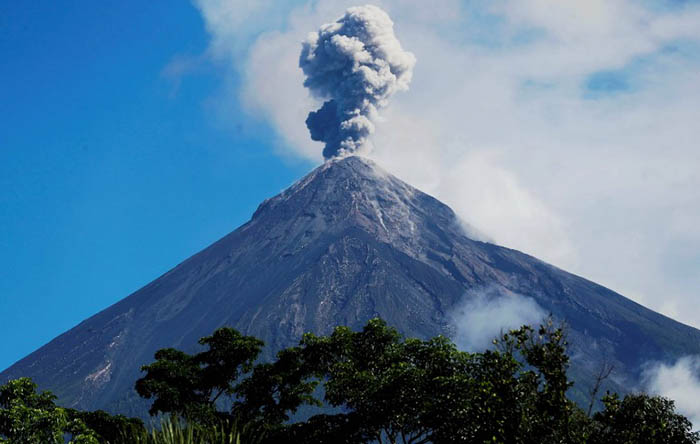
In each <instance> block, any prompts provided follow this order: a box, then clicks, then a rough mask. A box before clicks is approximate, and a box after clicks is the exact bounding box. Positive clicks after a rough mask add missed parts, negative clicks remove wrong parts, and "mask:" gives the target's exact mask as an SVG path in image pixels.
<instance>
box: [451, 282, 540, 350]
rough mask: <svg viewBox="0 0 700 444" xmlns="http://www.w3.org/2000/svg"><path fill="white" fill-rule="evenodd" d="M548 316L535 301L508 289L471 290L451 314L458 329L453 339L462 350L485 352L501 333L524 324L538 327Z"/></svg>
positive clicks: (487, 288) (493, 287)
mask: <svg viewBox="0 0 700 444" xmlns="http://www.w3.org/2000/svg"><path fill="white" fill-rule="evenodd" d="M546 316H547V313H546V312H545V311H544V310H542V308H541V307H540V306H539V305H537V302H535V300H534V299H532V298H529V297H526V296H522V295H519V294H517V293H513V292H511V291H509V290H507V289H505V288H502V287H495V286H492V287H486V288H480V289H475V290H471V291H469V292H468V293H467V294H465V295H464V299H463V301H462V303H461V304H460V306H458V307H457V308H456V309H455V311H454V312H452V313H451V314H450V317H451V318H452V323H453V325H454V327H455V337H454V339H453V340H454V342H455V344H457V346H458V347H459V348H460V349H462V350H466V351H471V352H478V351H483V350H484V349H486V348H489V346H490V345H491V343H492V342H493V340H494V339H496V338H498V337H499V336H500V335H501V333H505V332H507V331H508V330H511V329H516V328H519V327H520V326H522V325H533V326H537V325H539V324H541V323H542V321H543V320H544V319H545V317H546Z"/></svg>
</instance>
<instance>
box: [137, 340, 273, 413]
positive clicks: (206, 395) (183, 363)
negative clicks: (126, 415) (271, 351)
mask: <svg viewBox="0 0 700 444" xmlns="http://www.w3.org/2000/svg"><path fill="white" fill-rule="evenodd" d="M199 343H200V344H202V345H205V346H207V347H208V349H207V350H206V351H203V352H201V353H198V354H196V355H188V354H187V353H184V352H182V351H179V350H176V349H173V348H166V349H162V350H159V351H157V352H156V354H155V358H156V361H155V362H154V363H152V364H149V365H145V366H143V367H142V368H141V369H142V371H145V372H146V376H144V377H143V378H141V379H139V380H138V381H136V391H137V392H138V394H139V395H140V396H142V397H144V398H155V400H154V402H153V405H152V406H151V409H150V410H149V413H150V414H151V415H156V414H158V413H174V414H177V415H180V416H182V417H185V418H192V419H193V420H196V421H200V422H215V421H216V417H217V408H216V402H217V400H218V399H219V398H220V397H221V396H222V395H232V394H233V392H234V390H233V389H234V386H233V385H234V383H235V381H236V380H237V379H238V377H239V376H240V374H241V373H246V372H249V371H251V369H252V368H253V363H254V361H255V359H256V358H257V356H258V355H259V354H260V350H261V349H262V346H263V342H262V341H261V340H259V339H257V338H254V337H252V336H243V335H241V334H240V333H239V332H238V331H236V330H234V329H232V328H220V329H218V330H216V331H215V332H214V334H213V335H212V336H207V337H204V338H202V339H200V340H199Z"/></svg>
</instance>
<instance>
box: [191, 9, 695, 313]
mask: <svg viewBox="0 0 700 444" xmlns="http://www.w3.org/2000/svg"><path fill="white" fill-rule="evenodd" d="M246 4H247V2H242V1H237V0H236V1H233V0H231V1H225V0H198V1H197V5H198V7H199V9H200V11H202V15H203V17H204V18H205V23H206V26H207V29H208V30H209V32H210V34H211V36H212V46H211V48H210V52H211V53H212V55H214V56H215V57H217V58H218V59H220V60H222V59H223V60H228V61H229V62H230V63H229V65H228V66H229V69H231V70H234V71H236V72H237V73H238V74H239V75H240V76H242V78H243V85H242V87H241V88H240V89H234V88H230V89H223V90H222V94H221V95H220V96H219V97H218V98H216V100H219V101H220V102H222V103H227V104H230V103H236V102H237V101H239V103H241V104H243V106H245V107H246V108H248V109H249V110H251V111H252V112H254V113H256V114H257V115H258V116H260V117H261V118H263V119H265V120H266V121H267V122H269V124H270V126H271V127H272V128H273V129H274V130H275V131H276V133H277V134H278V136H279V138H280V139H279V140H280V143H279V147H280V148H279V149H280V154H282V155H285V156H296V157H299V158H306V159H311V160H313V161H321V160H322V156H321V146H322V145H320V144H317V143H310V142H309V133H308V130H307V128H306V126H305V124H304V122H305V120H306V118H307V114H308V111H309V110H310V109H318V108H320V107H321V106H322V102H321V101H319V100H318V99H317V98H316V97H313V96H312V95H310V94H309V92H308V90H306V89H305V88H304V87H303V82H304V74H303V72H302V70H301V69H300V68H299V66H298V63H299V60H298V55H299V50H300V48H301V42H303V41H304V40H305V39H306V37H307V33H308V31H309V30H314V29H318V28H319V26H321V25H322V24H324V23H331V22H333V21H334V20H336V19H337V18H338V17H339V16H341V15H342V13H343V11H345V10H346V8H347V7H349V6H354V4H353V3H352V2H347V1H335V0H329V1H316V2H298V3H289V4H287V3H285V4H284V5H280V4H279V3H276V2H272V1H265V0H261V1H260V2H256V6H255V8H253V9H252V10H251V9H250V8H248V7H246ZM377 5H378V6H379V7H381V8H382V9H384V10H386V11H387V12H388V13H389V15H390V16H391V18H392V20H393V21H394V23H395V25H394V31H395V33H396V35H397V37H398V39H400V41H401V43H402V45H403V46H405V47H406V48H410V50H411V52H412V53H414V54H415V55H416V58H417V59H418V60H419V61H420V62H419V63H418V64H416V66H415V69H414V71H413V80H412V82H411V91H410V93H406V94H397V95H395V96H394V97H393V100H392V104H391V105H390V106H388V107H387V108H385V109H384V110H383V111H382V117H381V124H379V125H377V128H376V133H375V134H374V135H373V136H372V137H371V138H370V140H371V141H372V142H373V145H374V147H375V149H374V152H373V154H372V157H373V158H375V159H376V160H377V161H379V162H380V163H381V164H382V166H383V167H385V168H386V169H388V170H389V171H391V172H393V173H395V174H397V175H398V176H399V177H401V178H402V179H404V180H407V181H408V182H410V183H411V184H412V185H415V186H417V187H419V188H422V189H423V190H425V191H427V192H429V193H431V194H433V195H435V196H436V197H438V198H440V199H441V200H444V201H445V202H446V203H448V204H450V205H451V206H452V207H453V208H454V209H455V210H456V211H457V212H458V214H460V216H461V217H462V218H464V219H465V220H466V221H467V222H469V223H470V224H471V225H472V226H474V227H475V228H476V229H477V230H478V231H481V232H483V233H486V234H487V235H488V236H489V237H490V238H492V239H494V240H495V241H496V242H498V243H501V244H504V245H507V246H509V247H512V248H517V249H520V250H523V251H525V252H528V253H530V254H533V255H536V256H538V257H541V258H543V259H545V260H548V261H550V262H553V263H555V264H557V265H559V266H561V267H563V268H566V269H568V270H570V271H573V272H576V273H578V274H581V275H584V276H586V277H587V278H590V279H593V280H595V281H597V282H600V283H602V284H604V285H606V286H609V287H611V288H613V289H615V290H617V291H620V292H622V293H623V294H625V295H626V296H629V297H632V298H633V299H635V300H637V301H639V302H641V303H643V304H645V305H647V306H649V307H650V308H653V309H655V310H658V311H661V312H662V313H665V314H668V315H670V316H672V317H675V318H677V319H679V320H681V321H684V322H687V323H691V324H693V325H696V326H699V325H700V321H699V320H700V308H699V307H698V306H697V304H696V303H695V302H694V298H695V294H696V290H697V288H700V273H697V270H698V269H700V253H698V252H700V174H698V170H697V165H700V150H698V149H697V140H700V127H699V126H698V125H697V124H696V122H697V120H698V114H697V110H698V109H700V89H699V88H698V86H697V85H699V84H700V5H697V4H695V3H691V2H682V3H666V4H659V5H657V6H654V7H651V6H649V5H646V6H645V4H643V3H640V2H634V1H631V0H589V1H571V2H542V1H538V0H499V1H483V2H482V1H477V2H470V3H469V4H464V3H463V2H460V1H457V0H454V1H453V0H446V1H444V2H439V3H437V4H428V2H422V1H419V0H407V1H398V0H391V1H388V0H387V1H380V2H377ZM236 8H240V9H236ZM225 14H229V15H231V16H235V21H234V19H232V20H231V21H227V20H225V19H224V18H223V17H225ZM246 14H248V15H247V19H246V17H241V16H245V15H246ZM236 23H242V24H243V25H242V26H238V25H237V24H236ZM252 24H255V25H256V26H258V27H257V28H256V29H252V30H251V29H248V28H250V27H251V26H253V25H252ZM241 41H244V42H251V43H250V45H247V46H245V47H242V46H241V43H240V42H241ZM662 295H663V297H661V296H662Z"/></svg>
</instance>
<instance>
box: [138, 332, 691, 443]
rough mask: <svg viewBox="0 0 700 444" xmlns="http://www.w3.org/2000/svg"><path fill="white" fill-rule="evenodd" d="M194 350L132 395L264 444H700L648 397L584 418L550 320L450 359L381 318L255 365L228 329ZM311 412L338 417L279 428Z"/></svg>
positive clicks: (153, 369) (170, 360)
mask: <svg viewBox="0 0 700 444" xmlns="http://www.w3.org/2000/svg"><path fill="white" fill-rule="evenodd" d="M200 342H201V343H202V344H204V345H208V346H209V350H207V351H206V352H202V353H200V354H196V355H192V356H190V355H187V354H185V353H182V352H180V351H178V350H174V349H165V350H160V351H159V352H157V353H156V359H157V361H156V362H155V363H153V364H151V365H148V366H145V367H143V368H144V370H145V371H147V375H146V377H145V378H142V379H141V380H139V382H138V383H137V389H138V390H139V393H140V394H141V395H142V396H146V397H150V396H153V397H155V398H156V399H155V402H154V404H153V408H152V409H151V412H152V413H156V412H164V413H176V414H179V415H181V416H186V417H188V418H189V419H190V420H194V421H199V422H200V423H205V424H206V423H207V422H208V421H209V423H210V421H211V418H217V417H218V418H219V419H228V420H230V421H239V423H240V424H244V425H245V427H246V430H253V431H255V433H257V432H259V431H262V432H264V436H265V440H266V442H270V443H276V442H313V443H319V444H322V443H341V444H342V443H358V442H381V443H412V444H420V443H428V442H431V443H436V444H440V443H459V442H463V443H508V444H510V443H514V444H550V443H551V444H554V443H567V444H576V443H584V442H585V443H591V444H609V443H613V442H616V443H617V442H620V443H633V442H640V443H657V442H658V443H661V442H669V443H670V442H673V443H676V442H677V443H681V444H686V443H696V442H698V440H699V438H698V435H697V434H695V433H692V432H691V431H690V423H689V422H688V420H687V419H686V418H684V417H683V416H681V415H678V414H676V413H675V411H674V408H673V403H672V402H670V401H668V400H665V399H663V398H659V397H650V396H647V395H639V396H628V397H626V398H625V399H624V400H622V401H620V400H619V399H618V398H616V397H606V398H604V400H603V402H604V405H605V410H604V411H603V412H601V413H599V414H596V415H595V416H594V417H593V418H590V417H589V416H588V415H586V414H585V412H584V411H583V410H582V409H580V408H579V407H578V406H576V405H575V404H574V403H573V402H571V401H570V400H569V399H568V398H567V397H566V392H567V390H568V389H569V388H570V387H571V385H572V384H573V383H572V382H571V381H570V380H569V379H568V378H567V369H568V365H569V358H568V356H567V354H566V340H565V335H564V333H563V331H562V330H561V329H560V328H555V326H554V325H553V323H552V321H551V320H550V321H548V322H546V323H545V324H544V325H542V326H540V327H539V328H537V329H533V328H531V327H529V326H523V327H521V328H519V329H517V330H512V331H510V332H508V333H506V334H504V335H502V336H501V338H500V339H499V340H498V341H495V345H496V346H495V347H494V349H492V350H487V351H485V352H483V353H466V352H463V351H460V350H458V349H457V348H456V346H455V345H454V344H453V343H452V342H451V341H450V340H449V339H447V338H445V337H442V336H438V337H435V338H432V339H429V340H420V339H415V338H404V337H402V336H401V335H400V334H399V333H398V332H397V331H396V330H395V329H394V328H391V327H389V326H388V325H386V323H385V322H384V321H382V320H380V319H373V320H370V321H369V322H368V323H367V325H365V327H364V328H363V329H362V330H361V331H357V332H356V331H352V330H350V329H349V328H347V327H337V328H336V329H335V330H334V331H333V333H332V334H331V335H329V336H316V335H313V334H306V335H304V337H303V338H302V340H301V341H300V343H299V345H298V346H296V347H290V348H287V349H284V350H282V351H280V352H279V353H278V354H277V358H276V359H275V360H274V361H272V362H268V363H259V364H257V365H253V360H254V359H255V357H257V355H258V353H259V351H260V348H261V347H262V342H261V341H258V340H256V339H254V338H250V337H244V336H241V335H240V334H239V333H238V332H235V331H234V330H230V329H227V330H225V331H223V332H222V331H221V330H217V331H216V332H214V335H213V336H212V337H208V338H203V339H202V341H200ZM318 389H322V390H318ZM222 394H226V395H229V396H231V397H232V398H233V399H234V402H233V406H232V409H231V411H228V412H224V411H219V410H217V405H216V403H215V402H216V399H217V398H218V397H219V396H220V395H222ZM319 394H322V399H323V401H324V402H323V403H321V399H317V397H316V396H314V395H319ZM322 404H325V405H326V406H330V407H335V411H336V412H338V413H329V411H328V410H326V412H325V413H323V414H317V415H314V416H312V417H311V418H309V419H308V420H306V421H301V422H297V423H290V421H291V419H292V414H294V413H295V412H297V411H298V409H299V408H300V407H301V406H303V405H312V406H313V405H316V406H320V405H322ZM202 412H205V413H206V414H202ZM640 422H643V424H644V426H642V427H640V426H639V425H638V424H639V423H640ZM258 436H263V435H262V434H258Z"/></svg>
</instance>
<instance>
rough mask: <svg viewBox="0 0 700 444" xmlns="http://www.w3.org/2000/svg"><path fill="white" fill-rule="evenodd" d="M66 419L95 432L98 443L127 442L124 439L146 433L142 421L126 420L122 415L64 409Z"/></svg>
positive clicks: (99, 411)
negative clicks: (75, 421) (66, 414)
mask: <svg viewBox="0 0 700 444" xmlns="http://www.w3.org/2000/svg"><path fill="white" fill-rule="evenodd" d="M66 412H67V413H68V417H69V418H71V419H78V420H80V421H82V422H83V423H84V424H85V425H86V426H87V427H88V428H90V429H92V430H94V431H95V433H96V434H97V436H98V439H99V441H100V442H107V443H112V444H114V443H117V442H121V441H125V442H128V440H125V437H131V436H138V435H140V434H142V433H144V432H146V428H145V427H144V425H143V421H141V420H140V419H137V418H128V417H126V416H124V415H110V414H109V413H107V412H105V411H102V410H96V411H93V412H85V411H81V410H75V409H66Z"/></svg>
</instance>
